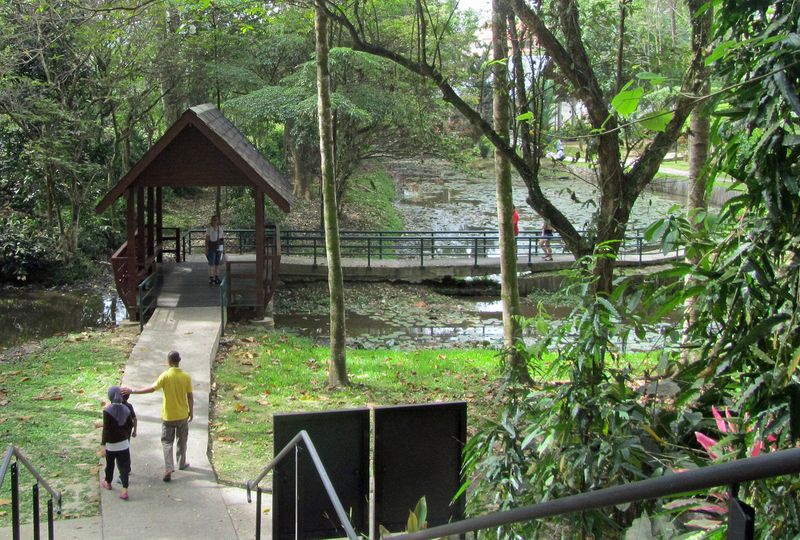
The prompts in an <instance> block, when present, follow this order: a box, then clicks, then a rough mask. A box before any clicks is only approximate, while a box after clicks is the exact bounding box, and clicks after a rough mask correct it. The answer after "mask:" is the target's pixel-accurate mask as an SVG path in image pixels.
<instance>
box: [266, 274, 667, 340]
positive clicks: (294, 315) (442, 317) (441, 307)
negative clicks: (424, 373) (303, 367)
mask: <svg viewBox="0 0 800 540" xmlns="http://www.w3.org/2000/svg"><path fill="white" fill-rule="evenodd" d="M548 282H549V283H557V280H552V279H550V280H548ZM540 284H541V283H540ZM482 287H483V288H485V286H482ZM345 289H346V291H345V303H346V305H347V310H346V327H347V346H348V347H350V348H358V349H385V348H389V349H419V348H448V347H491V348H498V347H501V346H502V345H503V307H502V302H501V301H500V300H499V291H498V292H497V294H486V291H481V294H479V295H471V294H468V292H469V291H468V289H466V290H465V289H462V290H460V291H454V290H453V289H452V288H451V289H443V288H442V287H441V286H437V285H401V284H395V285H391V284H382V283H381V284H378V283H375V284H364V283H360V284H345ZM541 292H543V291H541V290H539V291H538V292H537V293H536V294H534V295H532V296H530V297H525V298H522V299H521V302H520V304H521V306H520V307H521V313H522V316H523V317H527V318H531V317H535V316H537V315H538V314H539V313H540V310H543V311H545V312H546V313H547V315H548V316H549V317H550V318H551V319H552V320H554V321H558V320H560V319H563V318H565V317H566V316H567V315H569V313H570V312H571V311H572V307H573V305H574V299H573V302H572V304H568V303H567V301H565V299H564V298H563V297H560V298H558V297H553V299H554V300H553V301H555V300H556V298H558V300H557V301H555V303H553V301H551V302H548V300H547V296H546V295H545V296H544V300H543V301H541V302H540V300H541V299H542V295H541V294H539V293H541ZM544 292H546V291H544ZM551 292H552V291H551ZM670 324H672V323H671V322H670V321H665V323H664V327H663V328H659V329H654V330H653V331H652V332H649V333H647V334H646V335H645V336H644V337H643V338H642V339H636V338H632V339H631V341H630V342H629V343H628V344H627V345H626V347H625V348H627V349H628V350H631V351H645V350H652V349H653V348H656V347H660V346H663V330H664V329H666V328H667V327H668V326H669V325H670ZM275 327H276V328H278V329H279V330H283V331H287V332H291V333H294V334H298V335H302V336H306V337H309V338H311V339H313V340H314V341H315V342H316V343H318V344H320V345H327V344H328V343H329V336H330V324H329V314H328V298H327V284H324V283H322V284H312V283H306V284H285V285H284V286H283V287H281V289H279V290H278V291H277V292H276V296H275ZM524 339H525V341H526V342H528V343H532V342H533V341H534V340H535V339H536V333H535V331H534V329H533V328H532V327H529V328H527V329H526V330H525V332H524Z"/></svg>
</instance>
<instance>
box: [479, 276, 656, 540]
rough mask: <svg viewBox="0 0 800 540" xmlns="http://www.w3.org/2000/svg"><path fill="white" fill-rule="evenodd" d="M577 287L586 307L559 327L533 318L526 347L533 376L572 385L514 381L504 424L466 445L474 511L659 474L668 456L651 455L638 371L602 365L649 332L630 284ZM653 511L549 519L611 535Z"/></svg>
mask: <svg viewBox="0 0 800 540" xmlns="http://www.w3.org/2000/svg"><path fill="white" fill-rule="evenodd" d="M585 264H586V265H587V266H588V265H589V263H588V262H586V263H585ZM578 276H579V277H580V274H578ZM583 282H584V284H583V285H579V291H578V294H579V295H580V296H581V297H582V298H583V301H582V302H581V304H580V305H579V306H578V307H577V308H576V309H575V310H574V311H573V313H572V314H571V316H570V317H569V318H568V319H566V320H565V321H564V322H562V323H560V324H558V323H555V324H554V323H553V321H550V320H547V321H544V322H545V323H546V324H539V321H537V320H533V321H530V322H529V324H532V325H534V326H535V327H536V328H538V329H539V330H540V331H541V332H542V334H543V335H542V337H541V338H540V340H539V341H538V342H537V343H536V344H535V345H534V346H532V347H531V348H530V349H529V350H528V351H527V352H528V354H529V356H530V364H531V366H532V367H533V369H534V372H535V374H536V375H535V379H539V380H551V379H558V378H561V377H564V376H565V375H568V376H569V383H566V384H559V385H556V386H555V387H549V386H542V387H537V388H534V389H529V388H524V387H518V386H515V385H513V384H510V385H509V386H508V387H507V388H506V395H505V398H506V404H505V406H504V408H503V410H502V412H501V417H500V419H499V420H498V421H497V422H494V423H492V425H491V427H489V428H488V429H486V430H482V431H481V432H479V433H478V435H476V436H475V437H473V438H472V439H471V440H470V442H469V443H468V446H467V449H466V452H465V455H466V456H467V462H466V465H467V477H468V478H477V479H479V480H478V481H477V482H474V483H473V486H472V487H473V488H474V489H475V492H474V493H475V496H474V497H473V498H472V508H471V511H472V512H478V511H482V510H484V509H485V508H487V507H497V508H500V509H510V508H515V507H519V506H522V505H525V504H533V503H536V502H542V501H546V500H551V499H555V498H559V497H564V496H567V495H572V494H577V493H581V492H584V491H589V490H592V489H598V488H601V487H608V486H613V485H618V484H622V483H626V482H631V481H635V480H642V479H644V478H648V477H650V476H653V475H660V474H663V472H664V471H665V466H666V464H667V463H668V462H669V460H668V459H663V458H657V457H656V455H655V452H654V451H655V450H656V449H657V444H656V441H655V439H654V438H653V437H652V436H651V435H650V434H651V433H652V432H653V427H652V425H651V422H652V421H653V420H652V417H653V412H652V411H648V409H647V407H646V404H645V402H644V401H643V400H642V399H641V395H640V394H639V393H637V392H636V391H634V390H633V388H634V387H635V381H634V378H633V377H634V375H635V373H634V371H632V370H631V369H630V368H628V367H622V366H620V367H617V368H614V369H609V368H607V365H608V364H617V365H618V366H619V365H620V364H622V362H620V361H619V359H620V358H621V355H622V351H624V349H625V342H626V341H627V339H628V336H629V335H630V334H631V333H632V332H637V333H640V334H641V333H643V332H644V331H645V330H646V329H647V328H648V325H649V322H648V320H647V318H645V317H644V316H642V315H640V314H639V312H640V311H641V309H640V307H641V306H640V298H641V294H637V293H635V292H632V293H631V294H626V293H627V289H628V286H629V280H628V279H622V280H620V282H619V283H618V285H617V287H616V288H615V290H614V291H613V292H612V293H611V295H609V296H608V297H604V296H594V295H592V294H591V293H590V290H591V287H590V286H589V285H588V284H585V279H583ZM552 350H557V351H558V359H557V360H556V361H555V362H547V361H546V358H547V356H548V355H549V351H552ZM537 386H538V385H537ZM652 507H653V503H652V502H644V503H642V504H640V505H633V506H630V507H626V508H624V509H612V510H610V511H605V510H604V511H595V512H585V513H582V514H579V515H571V516H564V517H562V518H559V519H558V520H556V522H555V523H556V526H558V527H559V528H561V529H562V530H565V531H571V532H573V533H577V531H581V532H582V534H587V535H589V536H592V535H594V536H596V537H611V536H617V535H619V534H620V531H621V530H622V529H624V527H625V526H626V525H627V524H630V523H631V520H632V519H633V518H634V517H636V516H637V515H638V514H639V512H641V510H642V508H652ZM553 526H554V524H553V523H545V522H541V521H535V522H533V523H520V524H514V525H510V526H508V527H507V528H504V529H502V531H500V533H499V537H501V538H517V537H534V536H536V535H541V534H544V531H545V530H547V528H548V527H553Z"/></svg>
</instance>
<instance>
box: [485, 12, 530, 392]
mask: <svg viewBox="0 0 800 540" xmlns="http://www.w3.org/2000/svg"><path fill="white" fill-rule="evenodd" d="M507 20H508V10H507V7H506V5H505V4H504V3H502V2H501V1H500V0H492V57H493V62H492V74H493V76H494V94H493V95H494V101H493V117H494V128H495V129H496V130H497V132H498V133H500V136H501V137H503V138H504V140H505V142H506V144H508V130H509V118H508V116H509V103H508V87H509V76H508V60H509V58H508V27H507V26H506V21H507ZM494 174H495V185H496V192H497V220H498V223H499V226H500V272H501V277H502V283H501V292H500V295H501V298H502V301H503V345H504V348H505V355H506V361H507V362H508V364H509V367H510V373H511V374H512V375H513V376H514V377H515V378H516V379H517V380H520V381H522V382H525V383H530V382H531V377H530V374H529V373H528V367H527V365H526V363H525V362H526V361H525V357H524V356H523V355H522V354H520V352H519V351H518V349H517V346H518V344H519V342H520V341H521V339H522V328H521V326H520V320H519V316H520V306H519V285H518V282H517V243H516V242H517V241H516V238H515V236H514V228H513V225H512V223H511V217H512V214H513V212H514V205H513V193H512V191H513V189H512V184H511V165H510V164H509V162H508V158H507V157H506V156H505V155H503V153H502V152H500V151H499V150H497V149H496V150H495V152H494Z"/></svg>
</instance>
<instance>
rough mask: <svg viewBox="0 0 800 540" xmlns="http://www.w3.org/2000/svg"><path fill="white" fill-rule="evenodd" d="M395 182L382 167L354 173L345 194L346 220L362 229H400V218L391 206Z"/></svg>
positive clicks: (401, 227) (401, 222)
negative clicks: (355, 223)
mask: <svg viewBox="0 0 800 540" xmlns="http://www.w3.org/2000/svg"><path fill="white" fill-rule="evenodd" d="M396 196H397V194H396V192H395V185H394V182H393V181H392V179H391V178H390V177H389V175H388V173H387V172H386V171H385V170H384V169H382V168H372V167H371V168H369V169H367V170H364V171H361V172H358V173H356V174H355V175H354V176H353V178H352V179H351V181H350V186H349V188H348V191H347V192H346V193H345V196H344V201H343V202H344V204H345V207H346V212H347V214H348V220H350V221H351V222H358V226H359V228H363V229H365V230H384V231H399V230H402V229H403V218H402V216H401V215H400V213H399V212H398V211H397V209H396V208H395V207H394V204H393V202H394V199H395V198H396Z"/></svg>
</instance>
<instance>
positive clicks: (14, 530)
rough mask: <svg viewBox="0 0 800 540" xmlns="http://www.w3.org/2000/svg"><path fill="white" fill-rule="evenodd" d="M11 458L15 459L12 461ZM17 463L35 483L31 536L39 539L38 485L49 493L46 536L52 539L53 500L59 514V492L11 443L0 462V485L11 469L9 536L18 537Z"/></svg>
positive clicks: (36, 539)
mask: <svg viewBox="0 0 800 540" xmlns="http://www.w3.org/2000/svg"><path fill="white" fill-rule="evenodd" d="M12 458H16V460H15V461H14V462H13V463H12V462H11V460H12ZM19 464H22V465H23V466H24V467H25V468H26V469H27V470H28V472H29V473H30V474H31V475H32V476H33V477H34V478H35V479H36V483H35V484H33V486H32V488H31V495H32V497H31V498H32V502H33V509H32V511H33V536H32V538H33V539H34V540H39V538H40V531H39V522H40V515H39V486H40V485H41V487H43V488H44V489H45V491H47V492H48V493H49V494H50V498H49V499H48V500H47V537H48V538H49V539H50V540H52V539H53V538H54V531H53V519H54V518H53V500H54V499H55V501H56V505H57V506H56V512H58V513H59V514H61V492H60V491H56V490H55V489H53V488H52V487H50V484H48V483H47V481H46V480H45V479H44V478H42V475H41V474H39V471H37V470H36V467H34V466H33V465H32V464H31V463H30V461H28V459H27V458H26V457H25V455H24V454H23V453H22V451H20V449H19V448H17V447H16V446H14V445H13V444H10V445H8V449H7V450H6V453H5V455H4V456H3V461H2V463H0V486H2V485H3V482H4V481H5V479H6V472H8V471H9V470H10V471H11V537H12V538H13V540H19V538H20V514H19Z"/></svg>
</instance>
